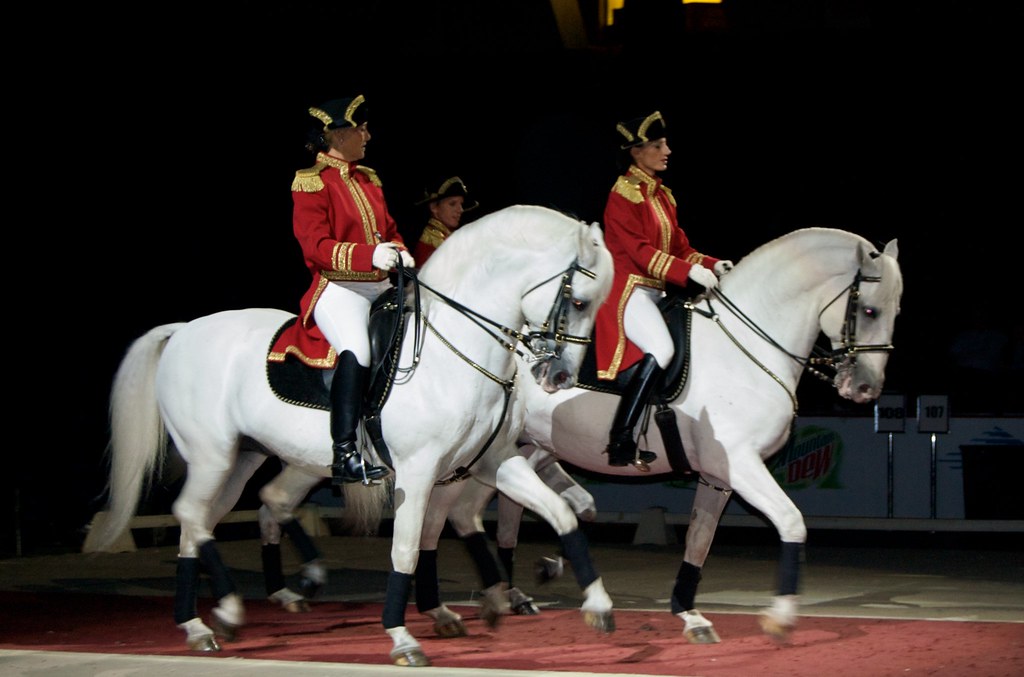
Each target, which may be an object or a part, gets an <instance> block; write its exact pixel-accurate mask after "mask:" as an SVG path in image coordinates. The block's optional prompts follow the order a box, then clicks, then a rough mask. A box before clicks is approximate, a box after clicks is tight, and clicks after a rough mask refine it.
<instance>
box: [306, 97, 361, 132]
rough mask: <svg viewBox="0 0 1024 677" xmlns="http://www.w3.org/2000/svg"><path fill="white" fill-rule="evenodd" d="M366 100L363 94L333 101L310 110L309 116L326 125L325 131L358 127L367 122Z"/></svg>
mask: <svg viewBox="0 0 1024 677" xmlns="http://www.w3.org/2000/svg"><path fill="white" fill-rule="evenodd" d="M366 112H367V110H366V99H365V98H364V97H363V95H362V94H360V95H359V96H356V97H348V98H345V99H332V100H330V101H328V102H327V103H325V104H321V105H320V106H314V107H313V108H310V109H309V114H310V115H312V116H313V117H315V118H316V119H317V120H319V121H320V122H322V123H324V131H329V130H332V129H344V128H345V127H358V126H359V125H361V124H364V123H365V122H366Z"/></svg>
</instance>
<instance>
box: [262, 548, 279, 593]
mask: <svg viewBox="0 0 1024 677" xmlns="http://www.w3.org/2000/svg"><path fill="white" fill-rule="evenodd" d="M260 555H262V557H263V583H264V585H265V586H266V588H267V596H268V597H269V596H270V595H273V594H274V593H275V592H277V591H278V590H281V589H282V588H284V587H285V582H284V569H282V568H281V545H280V544H278V543H265V544H264V545H263V548H262V549H261V550H260Z"/></svg>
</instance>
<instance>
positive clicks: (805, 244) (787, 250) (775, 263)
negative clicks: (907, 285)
mask: <svg viewBox="0 0 1024 677" xmlns="http://www.w3.org/2000/svg"><path fill="white" fill-rule="evenodd" d="M861 248H862V249H863V250H864V251H866V252H868V254H869V256H870V257H871V258H872V259H873V260H876V261H877V262H878V265H879V266H881V268H882V271H881V273H882V274H881V277H882V280H881V284H882V286H881V287H879V289H878V291H879V293H880V294H881V296H880V297H879V298H882V299H898V298H899V296H900V295H901V294H902V293H903V277H902V273H901V272H900V267H899V263H898V262H897V261H896V258H895V257H892V256H887V255H883V254H882V252H880V251H878V249H877V247H875V246H874V245H873V244H871V242H870V241H869V240H867V238H864V237H862V236H861V235H858V234H856V233H852V232H850V231H846V230H841V229H838V228H826V227H821V226H812V227H808V228H800V229H797V230H794V231H791V232H789V233H785V234H783V235H780V236H778V237H776V238H775V239H773V240H769V241H768V242H766V243H764V244H762V245H760V246H759V247H757V248H756V249H754V250H753V251H751V252H750V253H749V254H747V255H746V256H744V257H743V258H742V259H740V260H739V262H738V263H737V264H736V269H735V271H734V273H730V274H729V275H728V276H726V277H725V278H724V279H723V280H722V283H723V289H724V290H727V289H728V287H729V285H730V283H732V284H736V282H738V281H739V280H740V279H744V278H746V277H747V275H749V274H752V275H753V276H754V279H760V278H762V276H764V275H771V274H772V272H771V271H773V270H777V269H778V268H779V267H780V266H801V267H808V268H809V267H813V266H815V265H817V264H818V263H819V262H820V261H821V260H822V258H823V256H824V253H825V251H826V250H828V249H841V250H843V251H849V252H852V253H853V255H854V259H853V260H854V261H856V252H857V250H858V249H861ZM765 271H768V272H765ZM734 274H736V275H735V277H733V275H734ZM730 278H731V279H730Z"/></svg>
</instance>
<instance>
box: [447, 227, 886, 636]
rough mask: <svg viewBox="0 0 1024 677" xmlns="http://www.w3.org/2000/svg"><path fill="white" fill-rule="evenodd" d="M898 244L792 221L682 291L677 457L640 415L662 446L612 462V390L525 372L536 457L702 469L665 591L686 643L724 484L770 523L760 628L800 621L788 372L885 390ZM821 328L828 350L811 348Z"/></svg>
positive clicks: (461, 526)
mask: <svg viewBox="0 0 1024 677" xmlns="http://www.w3.org/2000/svg"><path fill="white" fill-rule="evenodd" d="M897 254H898V249H897V245H896V241H895V240H893V241H891V242H890V243H888V244H887V245H886V246H885V247H884V251H882V252H879V251H877V250H876V249H875V248H874V247H873V246H872V245H871V244H870V243H869V242H868V241H867V240H865V239H864V238H862V237H860V236H858V235H854V234H851V233H848V232H845V231H841V230H833V229H826V228H807V229H803V230H798V231H795V232H793V233H790V234H788V235H785V236H782V237H780V238H777V239H776V240H773V241H771V242H769V243H767V244H765V245H763V246H761V247H759V248H758V249H756V250H754V251H753V252H752V253H750V254H749V255H748V256H747V257H745V258H744V259H742V260H741V261H740V262H739V263H738V264H737V265H736V267H735V268H734V270H733V271H732V272H731V273H729V274H728V275H726V276H725V277H723V278H722V280H721V283H720V288H719V289H718V290H715V291H714V292H713V293H712V294H710V295H709V296H708V297H707V298H706V299H705V300H703V301H699V302H696V303H688V304H687V305H686V310H687V312H688V313H689V314H690V316H691V321H692V330H691V332H690V336H689V346H690V348H689V352H690V359H689V363H688V364H689V367H688V368H689V375H688V377H687V378H686V379H685V382H684V384H683V385H684V387H682V389H681V391H679V392H676V393H674V396H669V397H665V398H664V399H665V400H668V401H667V402H665V404H667V405H668V410H669V411H671V414H670V415H669V419H670V420H672V421H673V422H674V425H675V426H677V427H678V432H679V436H680V439H681V442H682V447H683V449H684V450H685V461H683V460H682V459H680V458H674V457H673V454H672V453H671V452H670V451H669V450H668V449H667V446H666V442H665V441H664V439H663V438H662V435H661V430H660V428H659V426H658V425H650V426H649V427H648V425H644V424H643V422H641V425H640V426H638V427H639V428H641V429H642V430H644V431H646V432H645V433H644V436H643V438H642V439H641V447H643V448H646V449H649V450H652V451H655V452H656V453H657V458H656V459H655V460H654V461H653V462H651V463H650V464H649V465H648V464H644V463H642V462H639V461H638V462H637V463H636V464H635V465H632V466H626V467H612V466H609V465H608V464H607V458H606V456H605V455H604V454H603V453H602V450H603V449H604V448H605V447H606V445H607V442H608V432H609V427H610V425H611V420H612V417H613V415H614V413H615V407H616V404H617V402H618V396H617V395H616V394H612V393H609V392H602V391H601V390H600V389H597V390H595V389H591V388H590V387H588V384H587V383H584V381H583V377H584V375H583V374H581V380H580V382H579V383H578V384H577V387H575V388H572V389H569V390H564V391H561V392H559V393H556V394H554V395H551V396H550V397H548V396H545V395H544V394H543V393H542V392H541V391H540V390H539V389H537V388H535V387H533V386H532V385H530V384H524V387H523V390H524V392H523V398H524V399H525V401H526V408H527V419H526V425H525V430H524V436H523V442H524V446H523V448H522V449H521V451H522V453H524V454H526V455H528V456H530V458H531V461H532V463H533V465H534V466H535V467H536V468H538V469H539V468H542V467H543V466H544V465H545V464H547V463H551V462H553V461H555V460H557V459H561V460H563V461H566V462H567V463H570V464H572V465H573V466H576V467H578V468H581V469H583V470H586V471H590V472H595V473H599V474H601V475H607V476H617V477H624V476H631V477H636V476H637V474H638V470H639V471H643V472H649V473H651V475H664V476H670V475H673V474H674V475H675V476H676V477H678V476H679V475H678V471H679V470H680V469H681V468H684V469H685V465H686V464H688V465H689V468H690V469H692V471H694V472H696V473H697V474H698V485H697V489H696V494H695V496H694V501H693V505H692V508H691V510H690V511H689V512H690V522H689V526H688V528H687V532H686V551H685V554H684V557H683V563H682V565H681V567H680V570H679V575H678V578H677V580H676V584H675V588H674V590H673V592H672V598H671V607H672V612H673V613H675V614H676V615H678V616H679V617H680V618H681V619H682V620H683V622H684V635H685V636H686V637H687V639H688V640H689V641H690V642H692V643H711V642H717V641H719V637H718V635H717V633H716V632H715V630H714V628H713V626H712V624H711V622H710V621H708V620H707V619H706V618H705V617H704V616H703V615H702V614H701V613H700V611H699V610H697V609H696V608H695V597H696V593H697V584H698V582H699V580H700V577H701V568H702V567H703V565H704V561H705V559H706V558H707V555H708V552H709V550H710V548H711V542H712V539H713V538H714V535H715V530H716V528H717V526H718V523H719V520H720V517H721V515H722V512H723V510H724V509H725V506H726V504H727V503H728V501H729V498H730V497H731V495H732V493H733V491H735V492H737V493H738V494H739V495H740V496H742V497H743V499H744V500H746V501H747V502H748V503H749V504H750V505H752V506H753V507H754V508H756V509H757V510H759V511H761V512H762V513H763V514H764V515H765V516H766V517H767V518H768V519H769V520H770V521H771V523H772V524H773V525H774V526H775V528H776V530H777V531H778V533H779V537H780V540H781V555H780V569H779V589H778V593H777V595H776V596H775V597H774V598H773V602H772V605H771V607H770V608H768V609H765V610H764V611H763V612H762V614H761V619H760V620H761V627H762V629H763V630H764V632H766V633H768V634H769V635H771V636H773V637H776V638H779V639H784V638H786V637H787V636H788V635H789V633H790V632H791V631H792V629H793V628H794V627H795V625H796V620H797V615H798V601H799V600H798V588H799V573H800V559H801V555H802V549H803V545H804V542H805V540H806V536H807V529H806V527H805V525H804V520H803V516H802V515H801V513H800V511H799V509H798V508H797V507H796V506H795V505H794V504H793V502H792V500H790V498H789V497H788V496H787V495H786V494H785V492H784V491H783V490H782V488H781V487H780V486H779V484H778V483H777V482H776V480H775V479H774V478H773V477H772V475H771V473H770V472H769V470H768V469H767V467H766V465H765V461H766V460H767V459H768V458H769V457H770V456H772V455H773V454H774V453H776V452H777V451H778V450H779V449H780V448H781V447H782V446H783V444H784V443H785V442H786V440H787V439H788V437H789V435H790V432H791V428H792V425H793V423H794V418H795V416H796V414H797V398H796V387H797V383H798V381H799V379H800V377H801V375H802V374H803V372H804V370H805V369H806V368H810V369H812V370H814V371H817V369H816V367H814V366H809V365H812V364H814V365H819V366H820V365H825V366H830V367H831V368H833V369H835V372H836V373H835V377H834V379H833V384H834V386H835V388H836V389H837V391H838V393H839V395H840V396H842V397H844V398H847V399H850V400H852V401H854V402H857V403H866V402H870V401H871V400H874V399H875V398H877V397H878V396H879V395H880V394H881V392H882V386H883V382H884V378H885V366H886V363H887V361H888V357H889V352H890V351H891V350H892V344H891V341H892V335H893V330H894V323H895V320H896V316H897V314H898V313H899V308H900V307H899V303H900V297H901V295H902V291H903V278H902V273H901V271H900V268H899V264H898V263H897ZM820 333H824V334H825V336H826V337H828V339H829V340H830V342H831V345H832V348H833V352H832V353H831V354H828V355H826V356H824V357H816V358H810V359H809V358H808V357H807V356H810V355H812V354H814V352H815V351H816V350H817V348H816V347H815V342H816V339H817V338H818V336H819V334H820ZM817 373H818V375H819V376H822V377H825V375H824V374H822V373H821V372H817ZM649 415H650V411H648V416H649ZM648 423H649V421H648ZM672 446H674V445H672V444H671V443H670V444H669V445H668V447H672ZM493 495H494V491H493V490H492V489H490V488H489V487H485V486H481V485H476V486H471V487H470V488H469V489H467V491H466V492H465V493H464V494H463V496H462V497H461V499H460V501H459V504H458V505H456V506H454V508H453V510H452V511H451V512H450V513H449V514H448V519H449V520H450V521H451V522H452V524H453V525H454V526H455V529H456V531H457V532H459V533H462V532H466V531H470V530H472V529H474V528H476V527H475V525H479V524H480V514H481V513H482V511H483V509H484V508H485V507H486V505H487V504H488V503H489V502H490V500H491V498H492V497H493ZM521 515H522V507H521V506H515V505H510V504H509V503H507V502H499V516H498V533H499V538H500V537H501V536H500V535H501V534H502V532H503V531H504V532H505V533H506V534H507V533H508V532H509V531H514V530H515V529H516V528H518V523H519V519H520V518H521ZM505 539H506V541H508V540H509V536H507V535H506V536H505Z"/></svg>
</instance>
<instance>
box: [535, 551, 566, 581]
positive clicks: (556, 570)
mask: <svg viewBox="0 0 1024 677" xmlns="http://www.w3.org/2000/svg"><path fill="white" fill-rule="evenodd" d="M563 571H565V560H563V559H562V558H561V557H541V558H540V559H539V560H537V563H536V564H534V569H533V574H534V579H535V580H536V581H537V585H544V584H545V583H550V582H551V581H553V580H555V579H556V578H558V577H559V576H561V575H562V572H563Z"/></svg>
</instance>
